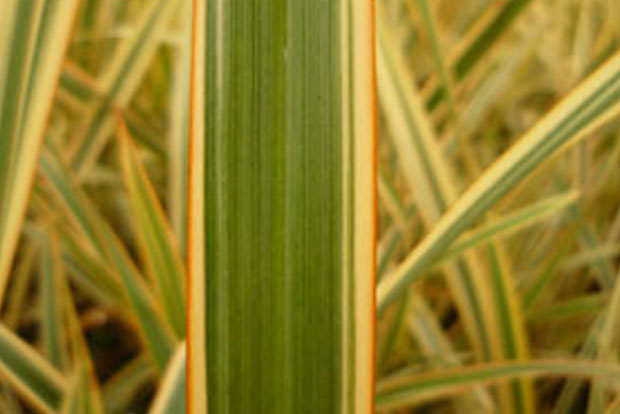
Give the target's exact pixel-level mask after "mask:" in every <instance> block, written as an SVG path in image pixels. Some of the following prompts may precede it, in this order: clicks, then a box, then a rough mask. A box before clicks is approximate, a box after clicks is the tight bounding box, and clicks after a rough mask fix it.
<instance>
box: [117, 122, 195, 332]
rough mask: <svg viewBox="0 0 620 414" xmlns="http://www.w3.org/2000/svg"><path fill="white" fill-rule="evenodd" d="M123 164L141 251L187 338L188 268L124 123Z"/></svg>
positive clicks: (171, 317)
mask: <svg viewBox="0 0 620 414" xmlns="http://www.w3.org/2000/svg"><path fill="white" fill-rule="evenodd" d="M120 136H121V164H122V168H123V176H124V177H125V184H126V186H127V189H128V192H129V200H130V204H131V212H132V213H133V220H132V221H133V222H134V223H136V230H137V231H136V233H137V235H138V240H139V243H140V250H141V253H142V256H143V257H144V262H145V263H146V266H147V269H148V272H149V274H150V276H151V278H152V280H153V282H154V283H153V284H154V286H155V287H156V291H157V294H158V297H159V301H160V303H162V304H163V308H164V311H165V313H166V316H167V318H168V323H169V324H170V326H172V327H173V329H174V331H175V333H176V335H177V337H179V338H184V337H185V267H184V266H183V262H182V259H181V257H180V255H179V252H178V248H177V245H176V241H175V240H174V236H173V235H172V230H171V229H170V227H169V225H168V222H167V221H166V216H165V213H164V210H163V208H162V207H161V205H160V204H159V200H158V199H157V195H156V194H155V190H154V188H153V186H152V185H151V183H150V182H149V179H148V177H147V174H146V171H145V170H144V168H143V167H142V165H141V163H140V160H139V159H138V156H137V153H136V149H135V148H134V147H133V146H132V145H133V144H132V143H131V142H130V139H131V138H130V137H129V133H128V132H127V129H126V128H125V126H124V124H121V127H120Z"/></svg>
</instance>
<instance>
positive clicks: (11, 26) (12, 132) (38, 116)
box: [0, 0, 79, 303]
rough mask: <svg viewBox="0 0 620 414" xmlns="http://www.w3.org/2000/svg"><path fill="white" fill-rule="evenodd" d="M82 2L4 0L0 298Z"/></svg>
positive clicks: (0, 6)
mask: <svg viewBox="0 0 620 414" xmlns="http://www.w3.org/2000/svg"><path fill="white" fill-rule="evenodd" d="M78 5H79V1H78V0H4V1H2V3H0V25H1V26H2V28H1V29H0V303H2V301H3V298H4V294H5V289H6V284H7V281H8V276H9V271H10V268H11V264H12V261H13V254H14V252H15V249H16V246H17V241H18V239H19V234H20V228H21V224H22V221H23V218H24V215H25V212H26V205H27V202H28V196H29V193H30V188H31V185H32V182H33V179H34V174H35V171H36V167H37V159H38V154H39V148H40V147H41V143H42V141H43V136H44V131H45V128H46V126H47V120H48V116H49V113H50V111H51V107H52V101H53V97H54V91H55V89H56V85H57V81H58V77H59V75H60V65H61V62H62V60H63V59H64V55H65V49H66V47H67V45H68V40H69V34H70V31H71V28H72V25H73V24H72V23H73V19H74V16H75V13H76V11H77V8H78Z"/></svg>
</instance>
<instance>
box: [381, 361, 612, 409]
mask: <svg viewBox="0 0 620 414" xmlns="http://www.w3.org/2000/svg"><path fill="white" fill-rule="evenodd" d="M541 376H557V377H611V378H616V379H617V378H618V377H620V367H619V366H618V365H615V364H600V363H594V362H589V361H579V360H532V361H519V362H496V363H486V364H478V365H474V366H468V367H458V368H454V369H449V370H448V369H444V370H441V371H437V372H433V373H428V374H418V375H416V374H413V375H411V374H404V375H398V376H394V377H393V378H390V379H387V380H385V381H383V382H381V383H380V384H379V386H378V389H377V409H378V410H379V412H384V411H386V410H387V409H392V408H399V407H400V408H402V407H406V406H412V405H415V404H420V403H422V402H428V401H431V400H435V399H438V398H442V397H448V396H451V395H454V394H457V393H462V392H466V391H468V390H469V389H471V388H472V387H473V386H478V385H490V384H495V383H498V382H501V381H506V380H510V379H515V378H537V377H541Z"/></svg>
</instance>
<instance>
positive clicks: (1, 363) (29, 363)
mask: <svg viewBox="0 0 620 414" xmlns="http://www.w3.org/2000/svg"><path fill="white" fill-rule="evenodd" d="M0 375H2V376H3V377H5V378H6V379H7V380H8V382H9V384H11V386H13V387H14V388H15V389H16V390H17V391H18V392H19V393H20V394H21V395H22V396H23V397H24V398H25V399H26V400H27V401H28V402H29V403H30V404H32V406H34V407H36V408H37V409H38V410H40V411H42V412H44V413H49V414H52V413H56V412H57V410H58V409H59V408H60V405H61V403H62V400H63V398H64V394H65V392H66V390H67V389H68V384H67V381H66V379H65V378H64V377H63V376H62V374H61V373H60V372H58V371H57V370H56V368H54V367H53V366H52V365H51V364H50V363H49V362H47V361H46V360H45V359H44V358H43V357H42V356H41V355H39V354H38V353H37V352H36V351H35V350H33V349H32V348H31V347H30V345H28V344H27V343H25V342H24V341H22V340H21V339H20V338H19V337H17V336H16V335H15V334H14V333H12V332H11V331H9V330H8V329H7V328H6V327H4V326H3V325H0Z"/></svg>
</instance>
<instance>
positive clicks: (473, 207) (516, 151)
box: [377, 55, 620, 310]
mask: <svg viewBox="0 0 620 414" xmlns="http://www.w3.org/2000/svg"><path fill="white" fill-rule="evenodd" d="M619 96H620V55H616V56H614V57H612V58H611V59H610V60H609V61H608V62H607V63H606V64H605V65H603V67H602V68H600V69H599V70H598V71H597V72H595V73H594V74H592V75H591V76H590V77H589V78H588V79H586V80H585V81H584V82H583V83H582V84H581V85H580V86H579V87H578V88H576V89H575V90H574V91H573V92H572V93H571V94H569V95H568V96H567V97H566V98H564V100H563V101H562V102H560V103H559V104H558V105H557V106H556V107H555V108H554V109H553V110H552V111H550V112H549V113H548V114H547V115H546V116H545V117H544V118H543V119H542V120H540V121H539V122H538V123H537V124H536V125H535V126H534V127H533V128H532V129H531V130H530V131H529V132H528V133H526V134H525V136H524V137H522V138H521V139H520V140H519V141H518V142H517V143H516V144H514V146H513V147H512V148H511V149H510V150H509V151H507V152H506V153H505V154H503V155H502V156H501V157H500V158H499V159H498V160H497V161H496V162H495V163H494V164H493V165H492V166H491V167H489V168H488V169H487V170H486V171H485V172H484V173H483V174H482V175H481V177H480V178H479V179H478V180H477V181H476V182H475V183H474V184H473V185H472V186H470V187H469V188H468V189H467V191H466V192H465V193H464V194H463V195H462V196H461V197H460V198H459V199H458V201H457V202H456V203H455V204H454V205H452V207H451V208H450V209H449V210H448V212H447V213H446V214H444V216H443V217H442V218H441V220H440V221H439V222H438V224H437V225H436V226H435V227H434V228H433V229H432V231H431V232H430V233H429V234H428V235H427V236H426V237H425V238H424V240H422V242H420V243H419V244H418V245H417V246H416V248H415V249H414V250H413V251H412V252H411V253H410V254H409V255H408V257H407V258H406V259H405V261H404V262H403V263H402V264H401V265H400V267H399V268H398V269H396V270H395V271H394V272H393V273H391V274H390V275H387V276H386V277H385V278H383V279H382V280H381V282H379V286H378V288H377V302H378V307H379V310H382V309H384V308H385V306H387V304H388V303H389V302H390V301H392V300H393V299H395V298H396V297H397V296H398V295H399V293H401V292H402V290H403V288H404V286H406V285H407V284H409V283H411V282H413V281H414V280H416V279H418V278H419V277H420V275H421V273H420V270H422V269H424V268H425V267H426V266H427V264H428V263H429V262H432V261H433V260H435V259H436V258H437V257H438V256H439V255H441V253H442V252H443V251H444V250H445V249H446V246H447V245H449V244H450V243H451V242H452V241H453V240H455V239H456V238H457V237H458V236H459V235H460V234H461V233H462V232H463V231H464V230H466V229H467V228H468V227H469V226H471V225H472V224H473V223H474V222H475V220H476V219H478V218H479V217H481V216H482V215H483V214H484V213H485V212H486V211H487V210H488V209H489V208H490V207H491V206H493V204H495V203H496V202H497V201H498V200H499V199H500V198H501V197H502V196H503V195H504V194H506V193H507V192H508V191H510V189H512V188H514V187H515V186H516V185H517V184H518V183H519V182H521V181H522V180H523V179H524V178H526V177H527V175H528V174H529V173H530V172H531V171H532V170H534V169H535V168H536V167H537V166H538V165H540V164H541V163H542V162H544V161H546V160H548V159H550V158H551V157H552V156H554V155H556V154H557V153H559V152H560V151H561V150H563V149H565V148H566V147H567V145H570V144H572V143H574V142H576V141H577V140H578V139H579V138H582V137H583V136H584V134H585V133H587V132H591V131H592V130H593V129H594V128H595V127H598V126H599V125H601V124H602V123H603V122H605V121H607V120H608V119H610V118H611V117H612V116H615V115H616V112H617V109H618V108H617V105H616V106H614V105H615V104H616V103H617V99H618V97H619Z"/></svg>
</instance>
